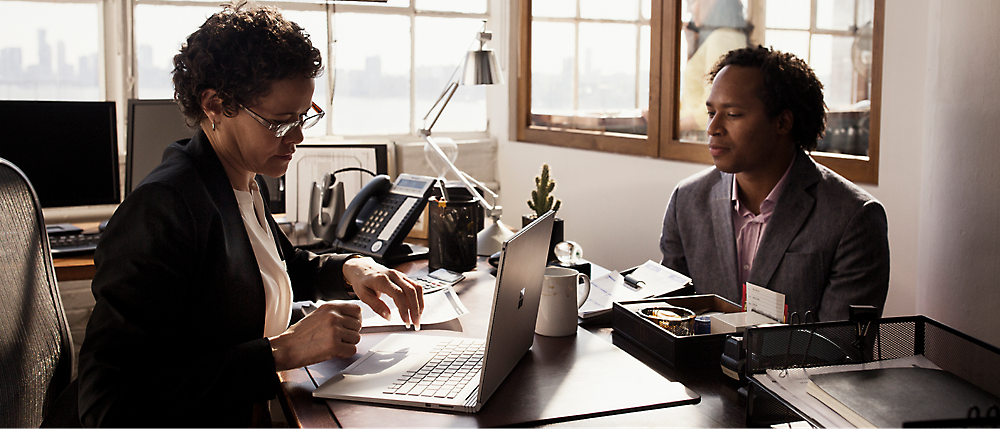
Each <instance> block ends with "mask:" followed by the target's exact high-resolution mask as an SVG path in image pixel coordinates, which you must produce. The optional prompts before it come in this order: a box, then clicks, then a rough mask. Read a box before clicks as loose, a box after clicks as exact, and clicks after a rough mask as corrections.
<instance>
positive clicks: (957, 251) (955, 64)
mask: <svg viewBox="0 0 1000 429" xmlns="http://www.w3.org/2000/svg"><path fill="white" fill-rule="evenodd" d="M958 4H960V5H961V7H956V6H957V5H958ZM958 4H956V3H955V2H953V1H943V0H930V1H929V10H928V16H929V17H933V19H930V20H927V21H924V22H927V24H928V25H927V27H928V28H927V40H929V41H931V43H928V44H927V64H928V69H927V85H926V87H925V88H926V90H925V97H926V103H925V106H926V107H925V109H924V115H923V117H924V118H925V120H926V122H925V124H926V126H925V127H924V131H925V135H926V139H925V142H924V159H923V171H924V174H923V175H922V180H921V182H920V187H921V189H922V192H923V199H922V201H921V205H920V213H921V220H920V229H919V235H920V243H919V258H918V261H919V265H918V269H917V274H918V278H917V285H918V288H917V290H918V293H917V295H916V309H917V311H918V312H920V313H922V314H926V315H928V316H929V317H931V318H933V319H936V320H940V321H942V322H944V323H946V324H948V325H951V326H952V327H955V328H956V329H959V330H961V331H963V332H966V333H968V334H969V335H972V336H974V337H976V338H980V339H983V340H986V341H988V342H991V343H993V344H1000V311H997V308H998V306H1000V288H998V287H997V281H998V279H1000V258H998V256H1000V198H998V197H997V196H998V195H1000V192H998V190H1000V172H998V171H997V160H998V159H1000V146H998V145H997V135H1000V48H998V43H1000V26H998V25H997V17H1000V2H996V1H993V0H965V1H962V2H961V3H958Z"/></svg>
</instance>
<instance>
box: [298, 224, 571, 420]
mask: <svg viewBox="0 0 1000 429" xmlns="http://www.w3.org/2000/svg"><path fill="white" fill-rule="evenodd" d="M553 217H554V215H553V212H551V211H550V212H548V213H546V214H545V215H543V216H541V217H539V218H538V219H536V220H535V221H534V222H532V223H531V224H529V225H528V226H526V227H524V228H522V229H521V230H520V231H519V232H518V233H517V234H515V235H514V236H513V237H511V238H510V239H509V240H507V241H506V242H504V243H503V246H502V247H501V255H500V264H499V267H498V268H497V275H496V284H495V286H494V292H493V306H492V310H491V311H490V319H489V327H488V329H487V333H486V339H485V340H482V339H470V338H463V337H452V336H432V335H417V334H413V333H396V334H392V335H389V336H388V337H386V338H385V339H384V340H382V341H380V342H379V343H378V344H376V345H375V346H374V347H372V348H371V350H369V351H368V353H366V354H365V355H364V356H362V357H361V358H359V359H358V360H357V361H355V362H354V363H353V364H351V366H349V367H347V368H345V369H344V370H343V371H341V373H340V374H338V375H336V376H334V377H332V378H331V379H330V380H328V381H327V382H326V383H323V385H322V386H320V387H319V388H317V389H316V390H315V391H313V396H314V397H318V398H328V399H344V400H350V401H360V402H373V403H381V404H395V405H403V406H411V407H417V408H421V409H440V410H450V411H458V412H467V413H474V412H477V411H479V410H480V409H481V408H482V407H483V405H484V404H485V403H486V400H487V399H489V397H490V396H491V395H492V394H493V392H494V391H496V389H497V387H499V386H500V383H501V382H502V381H503V380H504V378H506V377H507V375H508V374H509V373H510V371H511V370H512V369H514V366H515V365H516V364H517V362H518V361H519V360H520V359H521V357H522V356H524V354H525V353H526V352H527V351H528V349H529V348H531V343H532V342H533V341H534V331H535V319H536V317H537V314H538V302H539V300H540V298H541V291H542V280H543V279H544V277H545V264H546V260H547V259H548V252H549V240H550V239H551V237H552V221H553Z"/></svg>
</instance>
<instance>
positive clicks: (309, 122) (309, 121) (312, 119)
mask: <svg viewBox="0 0 1000 429" xmlns="http://www.w3.org/2000/svg"><path fill="white" fill-rule="evenodd" d="M240 107H242V108H243V110H246V111H247V113H249V114H250V117H251V118H254V119H255V120H257V122H258V123H260V124H261V125H263V126H264V127H266V128H267V129H268V130H271V131H273V132H274V136H275V137H277V138H282V137H284V136H285V134H288V132H289V131H291V130H292V128H295V127H302V129H303V130H304V129H306V128H309V127H312V126H313V125H316V123H318V122H319V120H320V119H323V116H324V115H326V112H324V111H323V109H320V108H319V106H318V105H317V104H316V102H313V104H312V107H311V110H313V111H315V112H316V114H314V115H312V116H306V117H304V118H302V119H299V120H298V121H294V122H285V123H281V124H275V123H273V122H271V121H268V120H267V119H264V118H263V117H261V116H260V115H258V114H256V113H254V111H253V110H250V109H248V108H247V107H246V106H244V105H242V104H241V105H240Z"/></svg>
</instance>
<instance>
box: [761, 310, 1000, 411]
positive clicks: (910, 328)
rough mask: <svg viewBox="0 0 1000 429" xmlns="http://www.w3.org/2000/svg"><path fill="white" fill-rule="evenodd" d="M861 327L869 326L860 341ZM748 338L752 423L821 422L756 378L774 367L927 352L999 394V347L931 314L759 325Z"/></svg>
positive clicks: (949, 368)
mask: <svg viewBox="0 0 1000 429" xmlns="http://www.w3.org/2000/svg"><path fill="white" fill-rule="evenodd" d="M859 329H860V330H859ZM859 332H864V335H863V336H862V337H860V338H861V341H859V335H858V333H859ZM810 337H812V341H813V342H811V343H810V342H809V340H810ZM816 338H823V341H822V343H823V344H825V345H826V346H825V347H817V342H816V341H817V340H816ZM744 342H745V344H746V347H747V366H746V368H747V377H748V378H749V379H750V384H749V387H748V395H747V396H748V398H747V417H746V424H747V426H748V427H758V426H770V425H773V424H779V423H789V422H793V421H801V420H805V421H807V422H809V423H810V424H811V425H812V426H814V427H821V425H820V424H819V423H818V422H817V421H816V420H815V419H813V418H811V417H810V416H809V415H808V414H807V413H805V412H802V411H800V410H798V409H796V408H795V406H793V405H791V404H789V403H788V402H786V401H784V400H783V399H781V398H780V396H778V395H777V394H776V393H774V392H772V391H771V390H770V389H768V388H767V387H764V386H763V385H762V384H761V383H759V382H758V381H757V380H756V379H755V378H753V376H754V375H756V374H763V373H765V372H766V371H767V370H769V369H773V370H781V369H786V368H803V367H817V366H828V365H837V364H856V363H864V362H875V361H880V360H889V359H898V358H905V357H909V356H916V355H923V356H924V357H925V358H927V359H928V360H930V361H931V362H933V363H934V364H935V365H937V366H939V367H940V368H941V369H943V370H946V371H949V372H951V373H952V374H955V375H957V376H959V377H961V378H962V379H964V380H966V381H969V382H970V383H972V384H974V385H976V386H978V387H980V388H982V389H983V390H986V391H987V392H989V393H991V394H993V395H995V396H1000V348H997V347H994V346H992V345H989V344H987V343H985V342H983V341H980V340H977V339H975V338H973V337H970V336H969V335H966V334H963V333H962V332H959V331H957V330H955V329H953V328H951V327H948V326H946V325H944V324H942V323H940V322H937V321H935V320H933V319H930V318H928V317H926V316H905V317H888V318H882V319H878V320H876V321H874V322H871V324H870V325H869V326H867V327H865V326H859V325H858V324H857V323H853V322H849V321H841V322H820V323H812V324H806V325H783V326H767V327H754V328H748V329H747V330H746V334H745V335H744ZM983 411H985V410H983ZM923 423H934V422H907V423H906V424H907V425H911V424H913V425H915V426H920V425H921V424H923ZM935 426H940V425H935Z"/></svg>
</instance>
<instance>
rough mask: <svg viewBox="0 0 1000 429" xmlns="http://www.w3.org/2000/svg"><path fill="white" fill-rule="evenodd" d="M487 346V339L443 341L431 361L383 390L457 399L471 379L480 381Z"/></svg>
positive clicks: (417, 367) (407, 373)
mask: <svg viewBox="0 0 1000 429" xmlns="http://www.w3.org/2000/svg"><path fill="white" fill-rule="evenodd" d="M485 349H486V343H485V342H484V341H483V340H476V339H471V340H469V339H461V338H456V339H454V340H446V341H443V342H441V343H440V344H438V345H437V346H435V347H434V349H432V351H433V352H434V353H435V354H434V356H433V357H432V358H431V359H430V360H428V361H427V362H426V363H424V364H418V365H415V366H414V367H413V368H412V369H411V370H409V371H407V372H405V373H404V374H403V376H402V377H400V378H399V379H398V380H396V381H395V382H393V383H392V385H390V386H389V387H388V388H387V389H386V390H385V391H384V392H382V393H385V394H395V395H409V396H426V397H435V398H448V399H453V398H455V396H456V395H458V393H459V392H461V391H462V388H464V387H465V386H466V385H467V384H469V382H470V381H472V380H476V382H477V383H478V380H479V372H480V370H481V369H482V367H483V353H484V351H485Z"/></svg>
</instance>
